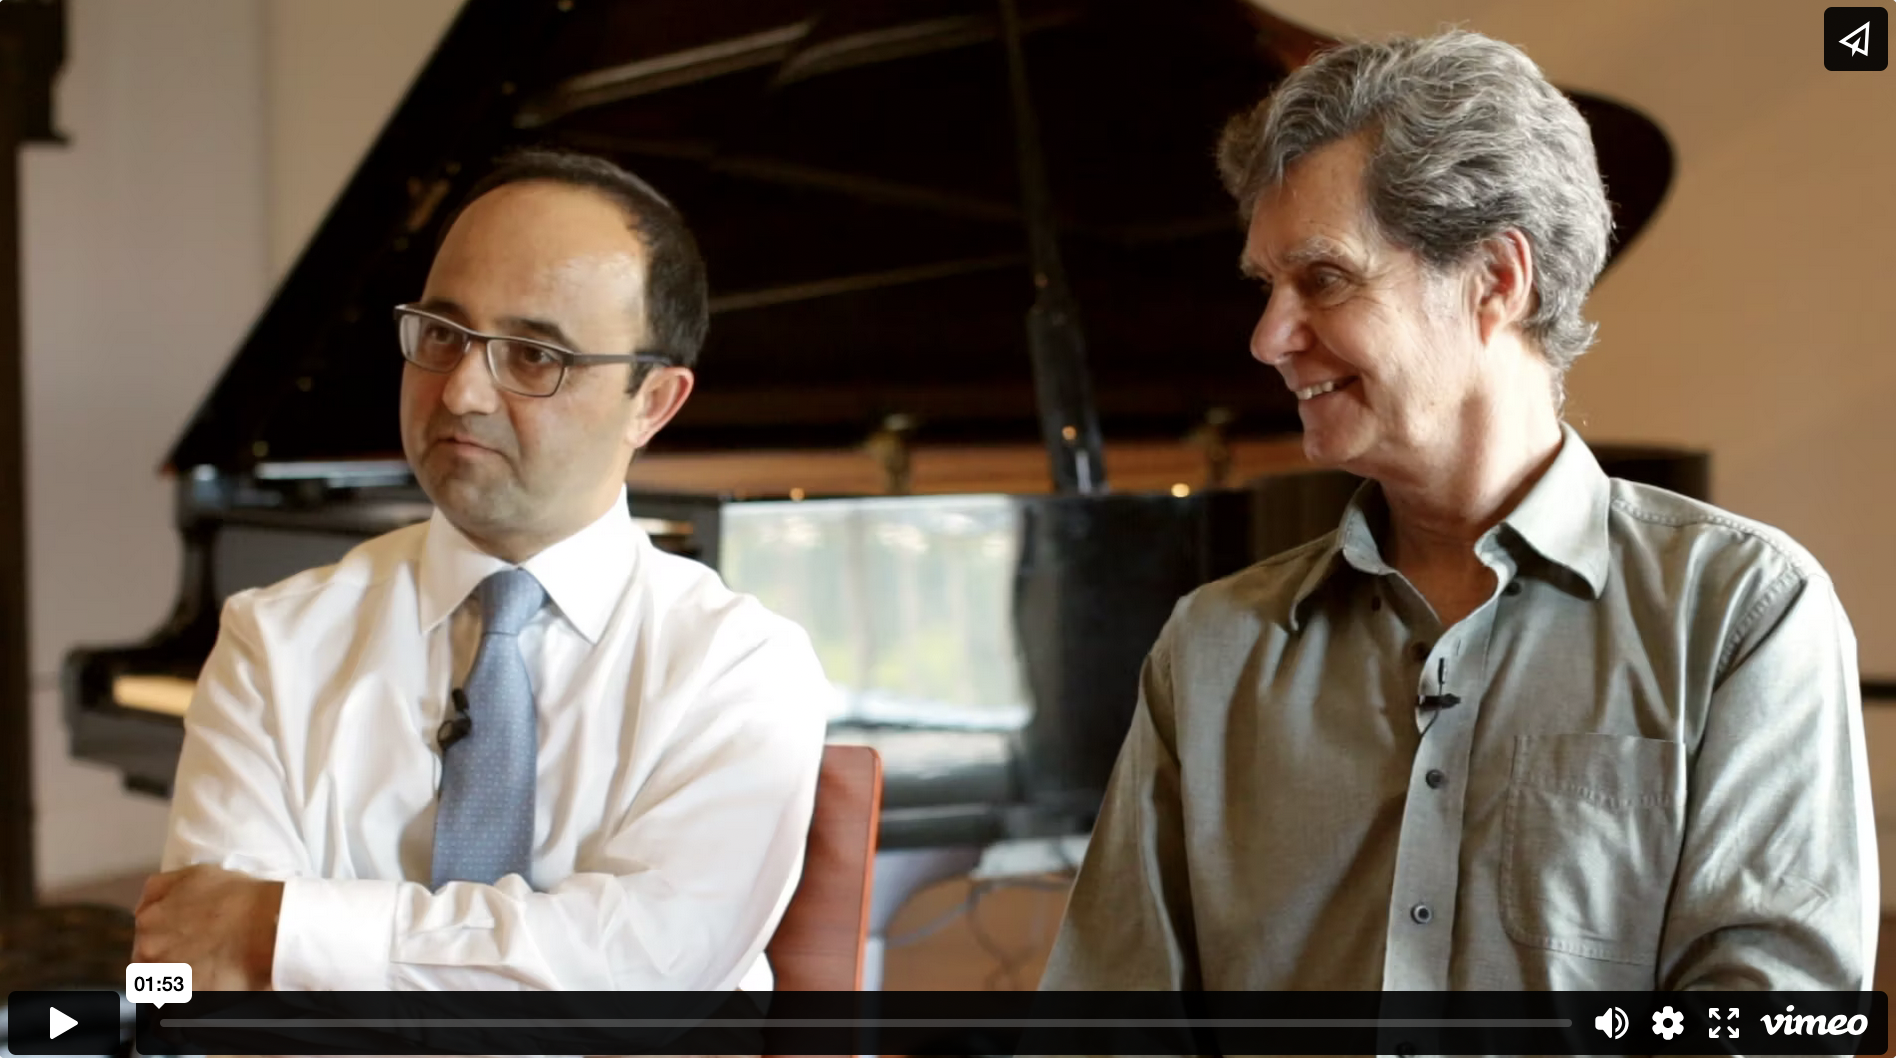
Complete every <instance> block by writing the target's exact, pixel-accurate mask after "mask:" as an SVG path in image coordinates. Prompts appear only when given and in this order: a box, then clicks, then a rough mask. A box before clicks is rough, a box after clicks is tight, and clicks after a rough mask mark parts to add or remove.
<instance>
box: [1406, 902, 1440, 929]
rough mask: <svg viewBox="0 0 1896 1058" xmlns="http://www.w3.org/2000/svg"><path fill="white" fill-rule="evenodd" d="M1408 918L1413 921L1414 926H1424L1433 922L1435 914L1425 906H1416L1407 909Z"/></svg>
mask: <svg viewBox="0 0 1896 1058" xmlns="http://www.w3.org/2000/svg"><path fill="white" fill-rule="evenodd" d="M1409 917H1410V918H1412V919H1415V924H1416V925H1418V926H1426V925H1428V924H1429V923H1430V922H1431V921H1433V920H1434V918H1435V912H1433V911H1430V910H1429V905H1427V904H1417V905H1415V906H1414V907H1412V908H1410V909H1409Z"/></svg>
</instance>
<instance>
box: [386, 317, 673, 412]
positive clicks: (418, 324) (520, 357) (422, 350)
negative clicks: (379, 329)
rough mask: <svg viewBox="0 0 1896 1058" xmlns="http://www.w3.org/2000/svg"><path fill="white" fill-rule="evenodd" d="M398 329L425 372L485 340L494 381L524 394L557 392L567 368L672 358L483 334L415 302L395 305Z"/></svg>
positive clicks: (406, 355)
mask: <svg viewBox="0 0 1896 1058" xmlns="http://www.w3.org/2000/svg"><path fill="white" fill-rule="evenodd" d="M395 330H396V333H397V334H398V335H400V336H401V343H402V359H404V360H407V361H408V362H409V363H411V364H413V365H415V366H416V367H419V368H421V369H422V370H423V371H433V372H435V373H436V374H443V375H445V374H447V373H448V372H450V371H453V370H455V369H456V368H458V367H460V366H461V358H462V357H464V356H466V355H467V349H468V346H469V345H470V344H472V343H474V342H480V343H481V344H482V345H483V346H485V347H486V349H487V370H488V373H489V374H491V375H492V376H493V378H494V385H496V386H499V387H500V388H501V389H504V390H506V391H507V392H509V393H518V394H519V395H521V396H523V397H550V396H552V395H553V394H555V393H558V392H559V390H560V384H561V383H562V382H565V381H566V372H567V370H568V369H569V368H573V367H591V366H592V365H594V364H670V363H672V360H671V358H670V357H667V356H659V355H657V354H654V353H626V354H623V355H614V356H605V355H599V356H592V355H588V354H585V353H575V352H573V351H572V350H570V349H562V348H560V347H559V346H557V345H553V344H551V343H548V342H540V341H535V340H533V339H532V338H515V337H512V336H510V335H505V334H482V333H481V332H479V331H473V330H469V329H467V328H466V327H463V326H461V325H460V324H458V323H456V322H454V321H453V320H450V319H444V318H443V317H440V316H437V315H435V314H434V313H432V312H428V311H425V310H423V309H418V308H416V307H415V306H413V305H397V306H395ZM635 377H636V372H635Z"/></svg>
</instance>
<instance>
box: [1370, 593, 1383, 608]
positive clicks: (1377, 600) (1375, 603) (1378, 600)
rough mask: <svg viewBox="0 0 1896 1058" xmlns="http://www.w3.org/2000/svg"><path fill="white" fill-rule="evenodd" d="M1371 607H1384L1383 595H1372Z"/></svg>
mask: <svg viewBox="0 0 1896 1058" xmlns="http://www.w3.org/2000/svg"><path fill="white" fill-rule="evenodd" d="M1369 608H1370V609H1371V610H1380V609H1382V608H1383V597H1382V596H1380V595H1372V596H1370V597H1369Z"/></svg>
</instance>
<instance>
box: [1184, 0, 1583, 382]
mask: <svg viewBox="0 0 1896 1058" xmlns="http://www.w3.org/2000/svg"><path fill="white" fill-rule="evenodd" d="M1364 130H1369V131H1371V132H1372V133H1373V135H1374V139H1373V142H1372V143H1371V145H1370V160H1369V163H1368V165H1367V167H1366V169H1365V174H1364V182H1365V187H1364V197H1365V198H1366V199H1367V200H1368V202H1369V208H1370V213H1371V217H1372V219H1373V221H1374V223H1375V224H1376V225H1377V226H1378V228H1379V229H1380V230H1381V232H1382V234H1383V235H1384V237H1385V238H1388V239H1389V240H1390V241H1391V242H1393V243H1395V244H1397V245H1399V246H1403V247H1406V248H1408V249H1409V250H1411V251H1413V252H1415V253H1416V254H1417V255H1418V256H1420V257H1421V258H1422V259H1423V261H1424V262H1425V263H1427V264H1428V265H1429V266H1430V267H1431V268H1433V269H1434V270H1436V271H1437V272H1443V271H1446V270H1447V269H1449V268H1450V267H1451V266H1454V265H1458V264H1461V263H1463V262H1465V261H1467V260H1468V259H1469V258H1470V257H1471V256H1472V255H1473V254H1474V253H1476V252H1477V251H1478V249H1479V248H1480V246H1481V245H1482V244H1483V243H1484V242H1486V241H1487V240H1489V239H1492V238H1494V237H1495V236H1498V235H1500V234H1501V233H1503V232H1505V231H1508V230H1510V229H1513V230H1516V231H1519V232H1520V233H1521V234H1522V235H1524V236H1525V237H1526V238H1527V241H1528V243H1529V244H1530V245H1531V246H1532V247H1533V254H1534V265H1535V268H1534V294H1535V299H1534V300H1535V304H1534V308H1533V312H1532V313H1531V315H1529V317H1528V318H1527V320H1526V321H1524V323H1523V329H1524V330H1525V331H1526V333H1527V335H1528V337H1529V338H1531V339H1532V340H1533V341H1534V342H1535V343H1536V344H1537V345H1538V346H1539V348H1540V352H1541V355H1543V356H1545V357H1546V358H1547V361H1548V363H1550V364H1552V365H1553V367H1554V370H1555V375H1556V378H1557V379H1558V377H1559V376H1560V375H1562V374H1564V373H1565V372H1566V370H1567V368H1569V367H1571V366H1572V365H1573V361H1574V358H1575V357H1577V356H1579V355H1580V354H1581V353H1583V352H1585V351H1586V349H1587V347H1588V346H1590V345H1592V344H1593V336H1594V331H1595V329H1596V328H1595V325H1594V324H1593V323H1590V322H1588V321H1587V320H1586V319H1585V318H1584V317H1582V316H1581V314H1580V308H1581V304H1582V303H1583V302H1584V301H1585V300H1586V296H1587V291H1588V290H1589V289H1590V288H1591V287H1592V286H1593V281H1594V280H1595V279H1597V278H1599V275H1600V269H1601V268H1602V267H1604V265H1605V263H1606V248H1607V238H1608V236H1609V235H1610V234H1611V233H1612V230H1613V215H1612V211H1611V210H1610V209H1609V208H1608V206H1607V202H1606V188H1605V187H1604V185H1603V184H1602V182H1601V180H1600V167H1599V163H1598V161H1597V160H1596V159H1595V157H1594V153H1593V138H1592V135H1591V134H1590V132H1589V131H1588V128H1587V122H1586V119H1585V118H1583V117H1581V115H1580V111H1579V110H1578V109H1576V108H1575V107H1574V105H1573V103H1572V102H1571V101H1570V100H1568V99H1567V97H1566V96H1564V95H1562V94H1561V92H1560V90H1559V89H1557V88H1555V87H1554V86H1553V85H1551V84H1548V83H1547V79H1546V78H1545V77H1543V76H1542V75H1541V72H1540V68H1539V67H1537V66H1535V65H1534V62H1533V60H1531V59H1529V58H1528V57H1527V56H1526V55H1524V54H1522V53H1521V51H1520V50H1519V49H1517V48H1515V47H1514V46H1512V45H1509V44H1504V43H1502V42H1500V41H1497V40H1494V39H1492V38H1489V37H1485V36H1482V35H1481V34H1479V33H1470V32H1466V31H1462V30H1452V31H1449V32H1445V33H1442V34H1439V35H1437V36H1433V37H1419V38H1417V37H1398V38H1394V39H1391V40H1388V41H1383V42H1380V43H1366V44H1349V45H1344V46H1342V47H1338V48H1335V49H1332V50H1330V51H1326V52H1324V53H1322V54H1320V55H1319V56H1317V58H1316V59H1314V60H1313V61H1311V62H1310V64H1309V65H1307V66H1304V67H1303V68H1301V69H1299V70H1297V71H1296V72H1295V73H1293V74H1291V75H1290V76H1289V77H1288V78H1286V79H1285V80H1284V82H1283V83H1282V84H1281V85H1279V86H1278V88H1277V91H1276V92H1274V93H1272V95H1271V96H1270V97H1269V98H1268V99H1266V100H1264V101H1263V102H1262V103H1260V104H1258V105H1257V107H1256V108H1254V109H1253V110H1251V111H1250V112H1248V113H1245V114H1241V115H1239V116H1238V117H1236V118H1233V119H1232V121H1231V123H1230V124H1229V125H1227V126H1226V127H1225V131H1224V137H1223V139H1222V141H1221V142H1220V143H1219V145H1218V164H1219V169H1220V171H1221V173H1222V175H1223V177H1224V182H1225V188H1226V190H1228V191H1230V192H1231V194H1232V195H1233V196H1234V197H1236V198H1237V200H1238V206H1239V209H1240V211H1241V212H1242V213H1243V215H1244V217H1245V220H1246V221H1247V222H1248V221H1249V220H1250V217H1251V213H1252V210H1253V209H1254V208H1255V207H1256V204H1257V200H1258V196H1259V195H1260V194H1261V193H1262V192H1264V191H1266V190H1268V189H1269V188H1271V187H1274V186H1276V185H1277V184H1279V183H1281V182H1282V181H1283V179H1284V171H1285V170H1286V169H1287V168H1288V167H1289V166H1290V165H1291V164H1292V163H1293V162H1295V161H1296V160H1297V159H1299V158H1301V157H1303V156H1304V155H1306V154H1309V153H1310V152H1312V151H1314V150H1316V149H1317V148H1319V147H1322V146H1324V145H1326V144H1329V143H1332V142H1335V141H1337V140H1341V139H1346V138H1348V137H1350V136H1352V135H1355V134H1356V133H1358V132H1360V131H1364ZM1556 392H1557V393H1558V388H1557V390H1556Z"/></svg>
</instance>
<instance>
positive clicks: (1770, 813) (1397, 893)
mask: <svg viewBox="0 0 1896 1058" xmlns="http://www.w3.org/2000/svg"><path fill="white" fill-rule="evenodd" d="M1220 157H1221V163H1222V168H1223V171H1224V177H1225V181H1226V185H1227V186H1228V187H1229V188H1230V190H1231V192H1232V193H1233V195H1234V196H1236V198H1237V200H1238V203H1239V207H1240V209H1241V211H1242V213H1243V215H1244V216H1245V218H1246V220H1247V221H1248V225H1249V228H1248V235H1247V239H1246V243H1245V247H1244V255H1243V267H1244V269H1245V271H1246V272H1248V273H1250V274H1252V275H1254V276H1255V277H1256V278H1257V279H1258V280H1259V281H1260V282H1262V283H1263V285H1264V288H1265V290H1266V293H1267V298H1268V301H1267V304H1266V307H1265V309H1264V312H1263V317H1262V318H1261V319H1260V320H1259V321H1258V324H1257V328H1256V330H1255V331H1254V332H1253V334H1252V336H1251V353H1252V355H1253V356H1254V357H1256V358H1257V359H1258V360H1259V361H1261V362H1263V363H1264V364H1267V365H1269V366H1270V367H1273V368H1275V369H1276V370H1277V372H1278V373H1279V374H1280V375H1281V376H1282V379H1283V383H1284V384H1285V385H1286V386H1288V387H1289V388H1290V389H1291V390H1292V391H1293V392H1294V393H1295V394H1296V397H1297V402H1298V410H1299V414H1300V415H1301V417H1302V420H1303V426H1304V450H1305V452H1306V454H1307V455H1308V456H1309V457H1310V459H1311V460H1312V461H1314V462H1316V463H1318V464H1321V465H1325V466H1332V467H1341V468H1344V469H1346V470H1349V471H1352V472H1354V473H1356V474H1359V475H1362V476H1364V477H1366V478H1368V479H1370V480H1369V482H1368V483H1366V484H1365V485H1364V487H1363V488H1362V489H1361V490H1360V491H1359V492H1358V493H1357V494H1356V496H1355V498H1354V499H1353V500H1352V501H1351V503H1350V506H1349V508H1348V511H1347V513H1346V514H1345V515H1344V517H1343V520H1342V523H1341V524H1340V525H1339V526H1338V528H1337V529H1336V530H1335V531H1333V532H1331V533H1330V534H1328V535H1326V536H1324V537H1322V538H1321V539H1318V540H1315V541H1312V542H1311V543H1309V544H1307V545H1305V546H1303V547H1300V548H1297V549H1295V550H1293V551H1289V552H1287V553H1285V554H1282V555H1278V556H1276V557H1274V558H1271V559H1267V560H1266V561H1264V562H1261V563H1259V564H1257V565H1256V566H1253V567H1252V568H1250V569H1248V570H1246V571H1244V572H1242V573H1239V574H1237V575H1235V576H1232V577H1229V578H1227V579H1225V580H1222V581H1219V582H1217V583H1215V584H1211V585H1208V586H1206V587H1204V588H1202V589H1200V590H1199V591H1197V592H1195V593H1193V594H1192V595H1190V596H1188V597H1187V598H1185V599H1184V600H1183V601H1181V602H1180V603H1179V605H1178V607H1177V609H1176V610H1175V611H1174V613H1173V615H1172V619H1171V621H1170V622H1169V623H1168V624H1167V626H1166V628H1165V630H1164V631H1163V632H1162V633H1161V634H1160V637H1159V640H1158V642H1157V644H1156V645H1155V646H1154V647H1153V649H1152V653H1151V655H1150V657H1149V658H1148V660H1147V663H1146V667H1145V672H1144V675H1143V677H1142V683H1141V689H1140V698H1139V703H1138V708H1137V710H1136V713H1135V715H1134V718H1133V724H1132V729H1131V731H1130V733H1129V734H1128V736H1127V739H1126V743H1125V747H1124V749H1123V750H1122V752H1121V755H1120V758H1119V763H1118V766H1117V768H1116V770H1115V771H1114V774H1113V778H1112V782H1111V784H1110V787H1109V790H1108V792H1107V795H1106V800H1105V804H1104V806H1103V810H1102V813H1101V815H1100V818H1099V823H1098V826H1097V828H1096V830H1095V831H1094V835H1093V839H1092V844H1091V847H1090V848H1089V850H1088V853H1087V856H1086V861H1085V864H1084V866H1083V867H1082V869H1081V871H1080V875H1079V879H1078V882H1077V883H1076V885H1075V888H1074V891H1073V896H1072V900H1071V903H1070V905H1069V908H1068V911H1067V918H1066V922H1065V924H1064V925H1063V927H1062V929H1061V933H1060V937H1059V940H1058V942H1057V943H1056V945H1055V948H1054V951H1053V955H1052V958H1051V961H1050V963H1049V965H1048V969H1047V974H1046V978H1045V980H1044V982H1043V987H1046V988H1059V989H1143V988H1161V989H1163V988H1208V989H1287V988H1298V989H1365V990H1375V989H1386V990H1395V989H1425V990H1446V989H1493V990H1519V989H1627V990H1644V989H1653V988H1659V989H1684V988H1772V989H1862V988H1867V987H1869V981H1868V977H1869V973H1870V968H1871V964H1872V961H1873V958H1874V954H1875V927H1876V921H1877V920H1876V916H1877V912H1878V896H1877V873H1876V856H1875V843H1874V842H1875V839H1874V833H1873V828H1872V819H1871V813H1870V804H1869V784H1868V778H1867V768H1866V761H1865V752H1864V741H1863V726H1862V719H1861V716H1860V711H1859V702H1858V694H1859V690H1858V683H1857V673H1856V642H1855V638H1854V636H1853V634H1852V632H1851V629H1850V624H1849V621H1848V620H1847V618H1846V617H1845V615H1844V612H1843V609H1842V607H1841V606H1840V605H1839V603H1838V600H1837V594H1836V591H1835V589H1834V586H1833V585H1832V583H1831V581H1830V578H1829V577H1828V576H1827V575H1826V574H1825V573H1824V571H1823V569H1822V568H1821V567H1819V566H1818V564H1817V563H1816V561H1815V560H1813V559H1812V558H1811V556H1810V555H1809V554H1808V553H1806V552H1805V551H1804V549H1802V548H1801V547H1799V546H1798V545H1797V544H1796V543H1794V542H1793V541H1791V540H1790V539H1789V538H1787V537H1786V536H1785V535H1784V534H1782V533H1780V532H1778V531H1776V530H1773V529H1771V528H1769V527H1767V526H1764V525H1760V524H1758V523H1756V522H1752V521H1748V520H1746V519H1744V518H1740V517H1738V516H1736V515H1732V514H1729V513H1727V512H1725V511H1722V510H1719V509H1717V508H1715V507H1711V506H1709V505H1706V504H1703V503H1698V502H1695V501H1692V500H1689V499H1686V498H1684V497H1681V496H1677V495H1674V494H1672V493H1669V492H1665V491H1663V490H1660V489H1655V488H1650V487H1646V486H1642V485H1636V484H1632V483H1629V482H1625V481H1619V480H1615V479H1611V478H1608V477H1607V476H1606V475H1605V474H1604V473H1603V472H1602V471H1601V469H1600V466H1599V463H1598V462H1596V461H1595V459H1594V457H1593V455H1592V454H1591V453H1590V452H1589V451H1588V450H1587V447H1586V445H1585V444H1584V443H1583V442H1582V441H1581V440H1580V438H1579V436H1578V435H1576V434H1575V433H1574V432H1573V430H1572V429H1571V428H1569V427H1567V426H1566V425H1565V424H1564V423H1563V421H1562V419H1561V405H1562V393H1563V390H1562V384H1561V380H1562V376H1563V374H1564V373H1565V371H1566V370H1567V368H1568V367H1569V366H1570V365H1571V364H1572V363H1573V361H1574V358H1575V357H1577V356H1578V355H1579V354H1580V353H1581V352H1583V351H1584V350H1585V349H1586V348H1587V346H1588V345H1589V344H1590V343H1591V342H1592V339H1593V326H1592V324H1590V323H1588V322H1587V321H1586V320H1585V319H1584V318H1583V316H1582V315H1581V308H1582V305H1583V302H1584V301H1585V298H1586V294H1587V291H1588V289H1589V287H1590V286H1591V285H1592V283H1593V281H1594V279H1595V278H1596V277H1597V276H1598V274H1599V272H1600V269H1601V267H1602V265H1603V262H1604V261H1605V258H1606V248H1607V238H1608V235H1609V231H1610V228H1611V219H1610V214H1609V211H1608V208H1607V202H1606V196H1605V192H1604V189H1603V188H1602V186H1601V181H1600V175H1599V169H1598V165H1597V163H1596V161H1595V158H1594V152H1593V145H1592V141H1591V138H1590V137H1589V134H1588V129H1587V125H1586V122H1585V121H1584V119H1583V118H1582V117H1581V116H1580V114H1579V112H1578V111H1576V110H1575V109H1574V107H1573V105H1572V104H1571V103H1570V102H1569V101H1568V100H1567V99H1566V98H1565V97H1563V96H1562V95H1561V93H1560V92H1559V91H1558V90H1557V89H1555V88H1554V87H1553V86H1552V85H1550V84H1548V82H1547V81H1546V80H1545V79H1544V78H1543V77H1542V76H1541V73H1540V71H1539V70H1538V69H1537V68H1536V67H1535V66H1534V64H1533V63H1532V62H1531V61H1530V60H1529V59H1528V58H1527V57H1526V56H1524V55H1523V54H1521V53H1520V52H1519V51H1518V50H1516V49H1514V48H1513V47H1510V46H1508V45H1506V44H1502V43H1499V42H1497V41H1494V40H1490V39H1488V38H1486V37H1483V36H1480V35H1477V34H1473V33H1467V32H1449V33H1444V34H1442V35H1439V36H1435V37H1429V38H1423V39H1397V40H1392V41H1388V42H1384V43H1375V44H1357V45H1350V46H1346V47H1340V48H1337V49H1335V50H1333V51H1330V52H1327V53H1325V54H1323V55H1321V56H1319V57H1318V58H1317V59H1315V60H1314V61H1313V62H1312V63H1310V64H1309V65H1308V66H1306V67H1304V68H1303V69H1301V70H1299V71H1297V72H1296V73H1294V74H1293V75H1292V76H1291V77H1289V78H1288V79H1287V80H1286V81H1285V82H1284V83H1283V84H1282V86H1281V87H1280V88H1279V89H1278V91H1277V92H1276V93H1275V94H1274V95H1273V96H1272V97H1271V98H1270V99H1268V100H1266V101H1265V102H1264V103H1263V104H1261V105H1260V106H1259V107H1258V108H1257V109H1256V110H1255V111H1253V112H1252V113H1250V114H1248V115H1245V116H1242V117H1240V118H1238V119H1236V120H1235V121H1233V123H1232V124H1231V126H1230V128H1229V129H1228V130H1227V132H1226V134H1225V138H1224V142H1223V144H1222V146H1221V151H1220Z"/></svg>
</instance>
